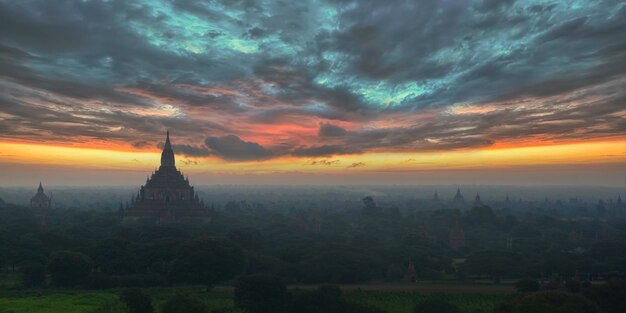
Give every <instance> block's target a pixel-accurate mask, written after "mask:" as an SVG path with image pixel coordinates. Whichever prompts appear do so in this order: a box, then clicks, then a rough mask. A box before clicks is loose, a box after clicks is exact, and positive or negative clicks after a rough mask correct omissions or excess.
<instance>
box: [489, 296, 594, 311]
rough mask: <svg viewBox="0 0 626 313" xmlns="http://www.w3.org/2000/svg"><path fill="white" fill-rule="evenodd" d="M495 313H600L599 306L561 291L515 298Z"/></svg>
mask: <svg viewBox="0 0 626 313" xmlns="http://www.w3.org/2000/svg"><path fill="white" fill-rule="evenodd" d="M493 312H494V313H600V312H601V311H600V309H599V308H598V306H597V305H596V304H595V303H593V302H591V301H589V300H588V299H585V298H583V297H581V296H579V295H573V294H570V293H566V292H561V291H540V292H535V293H530V294H526V295H524V296H521V297H517V298H513V299H512V300H509V301H506V302H504V303H502V304H500V305H499V306H498V307H496V308H495V309H494V311H493Z"/></svg>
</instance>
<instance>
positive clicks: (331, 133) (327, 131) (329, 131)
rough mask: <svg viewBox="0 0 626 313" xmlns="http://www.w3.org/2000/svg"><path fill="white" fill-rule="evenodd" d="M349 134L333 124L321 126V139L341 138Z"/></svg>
mask: <svg viewBox="0 0 626 313" xmlns="http://www.w3.org/2000/svg"><path fill="white" fill-rule="evenodd" d="M347 133H348V131H346V130H345V129H344V128H341V127H339V126H336V125H333V124H326V123H325V124H322V125H321V126H320V131H319V136H320V137H341V136H345V135H346V134H347Z"/></svg>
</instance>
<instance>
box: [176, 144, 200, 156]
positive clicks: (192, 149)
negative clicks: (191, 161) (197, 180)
mask: <svg viewBox="0 0 626 313" xmlns="http://www.w3.org/2000/svg"><path fill="white" fill-rule="evenodd" d="M172 149H174V152H175V153H176V154H182V155H186V156H191V157H204V156H208V155H209V149H207V148H205V147H196V146H188V145H177V144H175V145H172Z"/></svg>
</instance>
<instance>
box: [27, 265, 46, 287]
mask: <svg viewBox="0 0 626 313" xmlns="http://www.w3.org/2000/svg"><path fill="white" fill-rule="evenodd" d="M45 281H46V267H45V266H43V265H41V264H38V263H31V264H27V265H24V266H22V284H23V285H24V287H39V286H41V285H43V284H44V283H45Z"/></svg>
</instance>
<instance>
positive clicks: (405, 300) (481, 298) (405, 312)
mask: <svg viewBox="0 0 626 313" xmlns="http://www.w3.org/2000/svg"><path fill="white" fill-rule="evenodd" d="M344 295H345V297H346V299H347V300H348V301H350V302H353V303H358V304H362V305H366V306H373V307H377V308H381V309H383V310H385V311H387V312H388V313H411V312H413V308H414V307H415V305H416V304H418V303H420V302H422V301H424V300H426V299H431V298H438V299H442V300H445V301H447V302H450V303H454V304H455V305H457V306H458V307H459V308H460V309H461V311H462V312H464V313H472V312H476V310H481V311H483V312H489V311H490V310H491V309H492V308H493V307H494V306H495V305H496V304H498V303H500V302H501V301H502V300H504V299H505V298H506V297H507V295H502V294H500V295H485V294H425V293H419V292H411V291H353V292H346V293H345V294H344Z"/></svg>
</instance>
